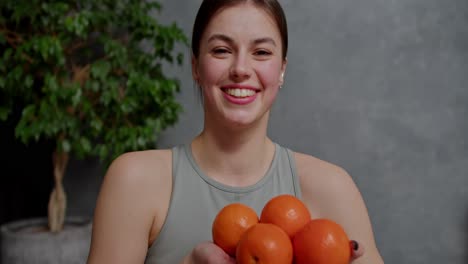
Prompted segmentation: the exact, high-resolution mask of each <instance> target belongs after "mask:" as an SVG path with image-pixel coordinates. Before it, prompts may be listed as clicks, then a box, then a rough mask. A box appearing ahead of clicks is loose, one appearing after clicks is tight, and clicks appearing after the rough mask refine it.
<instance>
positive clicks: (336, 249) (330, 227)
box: [292, 219, 351, 264]
mask: <svg viewBox="0 0 468 264" xmlns="http://www.w3.org/2000/svg"><path fill="white" fill-rule="evenodd" d="M292 243H293V248H294V261H295V263H296V264H310V263H314V264H349V261H350V257H351V247H350V246H349V238H348V236H347V235H346V233H345V231H344V229H343V228H342V227H341V226H340V225H339V224H337V223H335V222H333V221H332V220H329V219H314V220H311V221H309V223H307V224H306V225H305V226H304V228H302V229H301V230H300V231H299V232H297V234H296V235H295V236H294V238H293V240H292Z"/></svg>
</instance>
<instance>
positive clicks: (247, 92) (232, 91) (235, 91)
mask: <svg viewBox="0 0 468 264" xmlns="http://www.w3.org/2000/svg"><path fill="white" fill-rule="evenodd" d="M222 90H223V92H225V93H227V94H229V95H231V96H234V97H237V98H245V97H250V96H253V95H255V93H256V92H255V91H254V90H252V89H242V88H225V89H222Z"/></svg>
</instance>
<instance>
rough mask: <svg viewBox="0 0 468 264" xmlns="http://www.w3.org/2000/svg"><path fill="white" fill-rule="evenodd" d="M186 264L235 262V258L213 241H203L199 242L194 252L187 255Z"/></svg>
mask: <svg viewBox="0 0 468 264" xmlns="http://www.w3.org/2000/svg"><path fill="white" fill-rule="evenodd" d="M183 263H184V264H235V263H236V261H235V259H234V258H231V257H230V256H229V255H228V254H226V252H224V250H222V249H221V248H220V247H218V246H217V245H215V244H214V243H212V242H203V243H200V244H198V245H197V246H196V247H195V248H194V249H193V250H192V253H191V254H190V255H189V256H187V257H186V258H185V260H184V262H183Z"/></svg>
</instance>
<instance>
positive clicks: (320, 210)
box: [296, 153, 383, 264]
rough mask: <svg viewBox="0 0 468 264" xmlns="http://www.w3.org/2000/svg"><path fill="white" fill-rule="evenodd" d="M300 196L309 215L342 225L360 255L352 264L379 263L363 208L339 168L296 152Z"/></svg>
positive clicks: (358, 194) (349, 179)
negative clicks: (357, 243) (358, 246)
mask: <svg viewBox="0 0 468 264" xmlns="http://www.w3.org/2000/svg"><path fill="white" fill-rule="evenodd" d="M296 162H297V169H298V174H299V177H300V181H301V189H302V192H303V199H304V201H305V202H306V204H307V205H308V206H309V209H310V210H311V213H312V217H313V218H321V217H322V218H328V219H331V220H333V221H335V222H337V223H338V224H340V225H342V226H343V228H344V229H345V231H346V233H347V234H348V236H349V238H350V239H352V240H356V241H358V242H359V245H360V246H361V247H363V248H364V254H363V255H362V256H361V257H359V258H357V259H355V260H353V261H352V263H353V264H378V263H383V260H382V257H381V256H380V254H379V251H378V249H377V247H376V244H375V240H374V235H373V231H372V225H371V221H370V219H369V215H368V212H367V208H366V206H365V203H364V201H363V198H362V196H361V193H360V192H359V190H358V188H357V187H356V185H355V183H354V182H353V180H352V178H351V177H350V176H349V175H348V173H347V172H346V171H344V170H343V169H341V168H339V167H337V166H334V165H332V164H330V163H327V162H324V161H321V160H318V159H316V158H313V157H311V156H308V155H304V154H299V153H296Z"/></svg>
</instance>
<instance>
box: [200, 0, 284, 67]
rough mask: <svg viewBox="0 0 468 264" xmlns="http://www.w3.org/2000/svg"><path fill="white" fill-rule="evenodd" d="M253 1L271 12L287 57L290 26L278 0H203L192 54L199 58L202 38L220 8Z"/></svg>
mask: <svg viewBox="0 0 468 264" xmlns="http://www.w3.org/2000/svg"><path fill="white" fill-rule="evenodd" d="M249 1H250V2H252V3H253V4H254V5H255V6H257V7H259V8H262V9H263V10H264V11H266V12H267V13H269V14H270V15H271V17H272V18H273V19H274V21H275V22H276V24H277V26H278V30H279V32H280V35H281V41H282V55H283V59H285V58H286V53H287V51H288V27H287V24H286V16H285V15H284V11H283V8H282V7H281V5H280V4H279V3H278V1H277V0H203V2H202V4H201V5H200V8H199V9H198V13H197V16H196V18H195V23H194V25H193V33H192V54H193V55H194V56H195V58H198V55H199V52H200V40H201V38H202V36H203V33H204V32H205V30H206V27H207V26H208V24H209V23H210V21H211V19H212V18H213V16H214V15H215V14H216V13H217V12H219V11H220V10H222V9H224V8H227V7H231V6H235V5H238V4H241V3H246V2H249Z"/></svg>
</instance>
